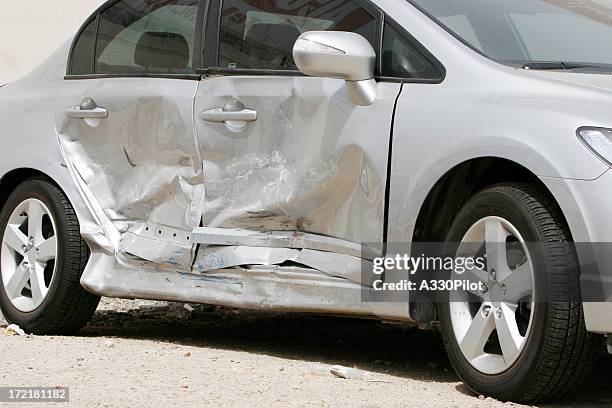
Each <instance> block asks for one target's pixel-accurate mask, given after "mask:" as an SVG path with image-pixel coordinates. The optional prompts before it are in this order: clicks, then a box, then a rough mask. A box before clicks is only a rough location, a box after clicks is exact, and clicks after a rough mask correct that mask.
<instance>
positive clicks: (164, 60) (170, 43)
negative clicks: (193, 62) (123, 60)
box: [134, 32, 189, 69]
mask: <svg viewBox="0 0 612 408" xmlns="http://www.w3.org/2000/svg"><path fill="white" fill-rule="evenodd" d="M134 62H135V63H136V64H138V65H140V66H142V67H145V68H162V69H181V68H186V67H187V66H188V65H189V45H188V44H187V40H186V39H185V37H183V36H182V35H181V34H176V33H164V32H146V33H144V34H143V35H142V36H141V37H140V40H138V44H137V45H136V49H135V50H134Z"/></svg>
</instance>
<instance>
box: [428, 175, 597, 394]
mask: <svg viewBox="0 0 612 408" xmlns="http://www.w3.org/2000/svg"><path fill="white" fill-rule="evenodd" d="M488 216H498V217H502V218H505V219H506V220H508V221H509V222H510V223H511V224H512V225H514V226H515V227H516V228H517V229H518V231H519V232H520V234H521V235H522V236H523V238H524V239H525V241H526V242H538V243H541V247H542V251H541V253H539V254H535V257H539V258H540V259H536V260H535V261H536V263H539V264H540V265H543V266H544V267H545V268H546V270H547V271H548V273H547V274H541V275H545V276H538V274H536V276H535V289H536V291H537V290H540V289H543V292H545V293H546V294H547V296H548V301H546V302H542V301H541V299H538V302H536V304H535V306H534V310H533V315H532V319H533V320H532V329H531V331H530V333H529V335H528V337H527V340H526V343H525V347H524V349H523V350H522V352H521V354H520V356H519V357H518V359H517V360H516V362H515V363H514V364H513V365H512V366H510V367H509V368H508V369H507V370H506V371H504V372H502V373H500V374H496V375H487V374H483V373H481V372H480V371H477V370H476V369H475V368H474V367H473V366H472V365H471V364H470V363H469V362H468V360H467V359H466V358H465V357H464V355H463V353H462V352H461V349H460V348H459V345H458V343H457V340H456V338H455V335H454V332H453V328H452V323H451V317H450V308H449V304H448V303H445V304H442V303H441V304H439V312H440V327H441V332H442V336H443V339H444V345H445V348H446V350H447V352H448V355H449V358H450V360H451V363H452V365H453V367H454V368H455V370H456V372H457V374H458V375H459V377H460V378H461V379H462V380H463V382H464V383H465V384H466V385H467V386H468V387H469V388H470V389H472V390H473V391H474V392H475V393H477V394H483V395H487V396H491V397H494V398H497V399H500V400H503V401H514V402H521V403H534V402H542V401H547V400H553V399H557V398H560V397H561V396H563V395H565V394H567V393H568V392H570V391H572V390H573V389H575V388H576V387H578V386H580V385H581V384H582V383H583V381H584V380H585V377H586V376H587V375H588V374H589V372H590V371H591V368H592V366H593V364H594V362H595V360H596V357H597V355H598V352H599V350H600V347H601V344H602V339H601V336H597V335H594V334H591V333H588V332H587V331H586V329H585V323H584V316H583V310H582V303H581V302H580V282H579V270H578V267H577V265H578V263H577V257H576V254H575V251H574V249H573V248H572V247H571V246H570V245H567V243H568V242H570V241H571V235H570V233H569V229H568V227H567V224H566V222H565V220H564V218H563V216H562V214H561V211H560V210H559V208H558V206H557V205H556V203H555V202H554V201H553V200H552V198H551V197H550V196H549V195H548V194H547V193H546V192H545V191H543V189H541V188H540V187H539V186H537V185H535V184H529V183H506V184H500V185H496V186H492V187H489V188H486V189H485V190H483V191H481V192H479V193H477V194H476V195H475V196H474V197H473V198H472V199H470V200H469V202H468V203H467V204H466V205H465V206H464V207H463V208H462V209H461V211H460V212H459V214H458V215H457V217H456V218H455V221H454V222H453V224H452V226H451V228H450V230H449V233H448V235H447V238H446V241H447V242H460V241H461V239H462V238H463V236H464V234H465V233H466V232H467V230H468V229H469V228H470V227H471V226H472V225H473V224H474V223H475V222H477V221H478V220H480V219H482V218H484V217H488ZM560 243H561V244H560Z"/></svg>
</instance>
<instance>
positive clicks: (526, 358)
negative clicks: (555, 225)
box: [440, 190, 547, 399]
mask: <svg viewBox="0 0 612 408" xmlns="http://www.w3.org/2000/svg"><path fill="white" fill-rule="evenodd" d="M489 216H497V217H501V218H503V219H505V220H507V221H508V222H510V223H511V224H512V225H514V227H515V228H516V229H517V230H518V231H519V233H520V234H521V235H522V237H523V239H524V240H525V242H527V243H539V242H542V237H541V234H540V233H539V231H538V229H537V224H536V222H535V220H534V219H533V216H532V215H531V214H530V212H529V210H528V209H527V208H526V207H525V206H524V205H523V204H522V203H521V202H520V201H519V200H518V199H517V198H515V197H513V196H512V195H510V194H506V193H503V192H502V191H499V190H497V191H496V190H492V191H484V192H482V193H479V194H477V195H476V196H475V197H474V198H473V199H472V200H471V201H470V202H468V204H466V205H465V206H464V208H463V209H462V210H461V211H460V212H459V214H458V215H457V217H456V218H455V222H454V223H453V224H452V226H451V228H450V230H449V233H448V235H447V238H446V242H449V243H457V242H460V241H461V240H462V238H463V236H464V235H465V233H466V232H467V231H468V229H469V228H470V227H471V226H472V225H473V224H474V223H476V222H477V221H478V220H480V219H482V218H485V217H489ZM535 252H536V253H530V254H529V255H530V259H531V262H532V264H533V266H534V268H533V269H534V271H538V270H540V271H542V270H544V271H546V270H547V269H546V266H547V262H546V256H545V254H544V253H543V251H539V250H536V251H535ZM534 280H535V290H536V292H537V291H542V292H543V291H545V290H546V288H547V282H546V276H545V274H534ZM542 298H543V297H542V296H541V295H538V299H542ZM532 313H533V314H532V322H531V329H530V332H529V335H528V337H527V340H526V343H525V346H524V348H523V350H522V352H521V354H520V356H519V358H518V359H517V360H516V361H515V362H514V364H513V365H512V366H511V367H509V368H508V369H507V370H505V371H504V372H502V373H499V374H494V375H488V374H483V373H481V372H480V371H478V370H476V369H475V368H474V367H473V366H472V365H471V364H470V363H469V362H468V360H467V359H466V358H465V357H464V355H463V352H462V351H461V349H460V348H459V344H458V343H457V340H456V338H455V334H454V331H453V327H452V323H451V318H450V308H449V303H448V302H447V303H444V304H440V322H441V331H442V336H443V340H444V344H445V347H446V349H447V351H448V355H449V358H450V360H451V363H452V364H453V366H454V368H455V370H456V371H457V374H458V375H459V377H460V378H461V379H462V380H463V382H464V383H465V384H466V385H467V386H468V387H469V388H471V389H472V390H473V391H475V392H476V393H485V392H486V393H487V394H489V395H494V396H496V397H497V398H500V399H511V398H512V396H513V395H517V394H521V393H522V391H523V390H525V389H527V387H528V385H529V381H530V377H531V373H532V372H533V370H534V368H535V367H536V366H537V364H538V356H539V354H540V351H541V348H542V345H543V338H544V336H545V329H546V318H547V304H546V303H545V302H536V303H535V304H534V310H533V312H532Z"/></svg>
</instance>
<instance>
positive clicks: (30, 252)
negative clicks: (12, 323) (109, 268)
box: [0, 198, 57, 312]
mask: <svg viewBox="0 0 612 408" xmlns="http://www.w3.org/2000/svg"><path fill="white" fill-rule="evenodd" d="M55 232H56V228H55V223H54V220H53V217H52V216H51V212H50V211H49V209H48V208H47V207H46V206H45V204H43V203H42V202H41V201H40V200H37V199H34V198H30V199H27V200H25V201H23V202H22V203H21V204H19V205H18V206H17V207H16V208H15V210H13V212H12V214H11V216H10V217H9V221H8V223H7V225H6V229H5V230H4V235H3V238H2V248H1V250H0V266H1V268H2V283H3V285H4V290H5V292H6V294H7V296H8V298H9V300H10V301H11V303H12V304H13V306H15V308H16V309H18V310H20V311H22V312H31V311H33V310H35V309H36V308H38V307H39V306H40V305H41V304H42V302H43V301H44V300H45V298H46V297H47V294H48V292H49V288H50V287H51V282H52V280H53V277H54V276H55V260H56V258H57V239H56V234H55Z"/></svg>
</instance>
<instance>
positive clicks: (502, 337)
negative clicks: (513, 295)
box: [495, 303, 523, 364]
mask: <svg viewBox="0 0 612 408" xmlns="http://www.w3.org/2000/svg"><path fill="white" fill-rule="evenodd" d="M501 311H502V314H501V316H500V317H496V318H495V328H496V329H497V338H498V339H499V345H500V346H501V350H502V354H503V356H504V360H505V361H506V363H508V364H509V363H511V362H512V361H514V360H515V359H516V358H517V357H518V354H519V351H520V349H521V343H522V342H523V337H522V336H521V334H520V332H519V329H518V326H517V324H516V318H515V314H514V312H515V311H516V306H515V305H511V304H507V303H502V304H501Z"/></svg>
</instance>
